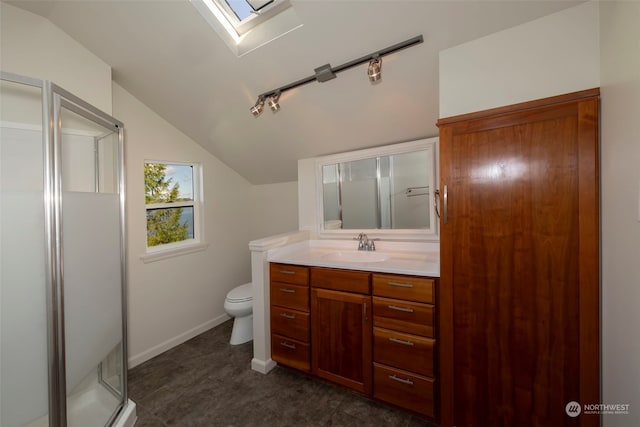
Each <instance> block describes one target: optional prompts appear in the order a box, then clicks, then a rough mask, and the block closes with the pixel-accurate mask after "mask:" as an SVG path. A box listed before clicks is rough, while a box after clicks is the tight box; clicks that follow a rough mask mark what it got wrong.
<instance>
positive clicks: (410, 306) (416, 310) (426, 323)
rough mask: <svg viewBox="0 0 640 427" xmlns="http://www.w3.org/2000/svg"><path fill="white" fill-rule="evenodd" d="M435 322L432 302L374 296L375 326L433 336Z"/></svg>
mask: <svg viewBox="0 0 640 427" xmlns="http://www.w3.org/2000/svg"><path fill="white" fill-rule="evenodd" d="M434 323H435V310H434V307H433V305H431V304H422V303H417V302H409V301H404V300H396V299H390V298H382V297H373V326H377V327H379V328H385V329H393V330H395V331H399V332H406V333H408V334H415V335H423V336H426V337H431V338H433V337H434Z"/></svg>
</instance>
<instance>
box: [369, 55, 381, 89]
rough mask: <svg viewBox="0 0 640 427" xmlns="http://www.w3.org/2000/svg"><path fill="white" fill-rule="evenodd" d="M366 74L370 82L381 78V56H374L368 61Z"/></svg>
mask: <svg viewBox="0 0 640 427" xmlns="http://www.w3.org/2000/svg"><path fill="white" fill-rule="evenodd" d="M367 75H368V76H369V81H370V82H371V83H374V82H377V81H378V80H380V79H381V78H382V58H380V57H375V58H372V59H371V61H369V68H368V69H367Z"/></svg>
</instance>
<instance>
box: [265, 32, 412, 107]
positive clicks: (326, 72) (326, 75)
mask: <svg viewBox="0 0 640 427" xmlns="http://www.w3.org/2000/svg"><path fill="white" fill-rule="evenodd" d="M423 42H424V38H423V37H422V34H421V35H419V36H416V37H413V38H411V39H408V40H405V41H403V42H400V43H397V44H394V45H393V46H389V47H387V48H385V49H381V50H378V51H375V52H372V53H370V54H369V55H365V56H362V57H360V58H358V59H354V60H352V61H349V62H346V63H344V64H342V65H338V66H337V67H335V68H333V67H331V65H329V64H326V65H323V66H322V67H319V68H317V69H316V70H315V71H316V73H315V74H314V75H312V76H309V77H305V78H303V79H300V80H297V81H295V82H292V83H289V84H286V85H284V86H280V87H279V88H276V89H272V90H269V91H267V92H264V93H262V94H260V95H258V101H257V102H256V106H258V105H260V104H264V101H265V100H266V99H267V98H272V97H276V96H278V95H279V94H281V93H282V92H286V91H288V90H291V89H294V88H296V87H299V86H302V85H306V84H308V83H311V82H313V81H319V82H324V81H327V80H330V79H332V78H334V77H335V74H336V73H339V72H342V71H344V70H348V69H349V68H353V67H356V66H358V65H361V64H365V63H367V62H369V61H371V60H374V59H376V58H381V57H383V56H385V55H389V54H391V53H394V52H397V51H399V50H402V49H406V48H408V47H411V46H415V45H417V44H420V43H423ZM254 108H256V107H255V106H254V107H252V112H253V111H254ZM260 112H262V110H261V109H260ZM254 115H255V116H257V115H259V113H258V114H256V113H255V112H254Z"/></svg>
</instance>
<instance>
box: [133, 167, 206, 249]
mask: <svg viewBox="0 0 640 427" xmlns="http://www.w3.org/2000/svg"><path fill="white" fill-rule="evenodd" d="M200 176H201V174H200V167H199V165H198V164H196V163H178V162H171V163H170V162H157V161H146V162H145V164H144V184H145V195H144V198H145V209H146V216H147V253H153V252H158V251H165V250H170V249H184V248H185V247H191V246H193V245H194V244H199V243H200V242H201V241H202V236H201V227H200V202H201V200H200V182H201V178H200Z"/></svg>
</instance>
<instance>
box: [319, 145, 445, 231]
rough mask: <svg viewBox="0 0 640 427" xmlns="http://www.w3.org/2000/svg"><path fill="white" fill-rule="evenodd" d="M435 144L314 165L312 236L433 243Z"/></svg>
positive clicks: (359, 154)
mask: <svg viewBox="0 0 640 427" xmlns="http://www.w3.org/2000/svg"><path fill="white" fill-rule="evenodd" d="M437 142H438V139H437V138H429V139H422V140H418V141H412V142H405V143H401V144H394V145H388V146H384V147H376V148H371V149H366V150H359V151H352V152H348V153H341V154H334V155H330V156H325V157H320V158H318V159H316V183H317V195H318V213H317V218H318V233H319V235H320V236H322V237H346V236H351V235H355V234H357V233H360V232H362V231H364V232H365V233H367V235H369V237H381V238H385V237H387V238H399V239H423V240H436V239H437V222H438V220H437V216H436V211H435V199H434V190H435V189H436V188H437V181H436V176H437V170H436V169H437Z"/></svg>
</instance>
